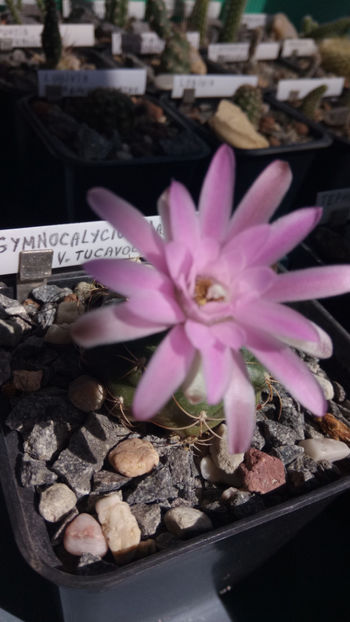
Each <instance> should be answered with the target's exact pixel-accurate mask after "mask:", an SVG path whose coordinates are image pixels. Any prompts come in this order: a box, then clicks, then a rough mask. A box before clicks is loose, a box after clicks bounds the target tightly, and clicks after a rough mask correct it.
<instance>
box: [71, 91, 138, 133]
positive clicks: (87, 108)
mask: <svg viewBox="0 0 350 622" xmlns="http://www.w3.org/2000/svg"><path fill="white" fill-rule="evenodd" d="M69 112H70V113H71V114H72V115H73V116H76V117H79V119H80V120H81V121H83V122H84V123H86V124H87V125H89V126H90V127H92V128H93V129H94V130H97V131H98V132H102V133H104V134H107V135H110V134H111V133H112V132H113V130H118V132H119V133H120V135H121V136H125V135H126V134H128V132H130V130H131V129H132V127H133V125H134V121H135V104H134V103H133V101H132V100H131V98H130V97H129V96H128V95H125V94H124V93H121V92H120V91H117V90H116V89H113V88H102V87H101V88H97V89H94V90H92V91H90V92H89V93H88V95H87V97H86V98H84V100H83V102H82V101H79V98H74V99H73V100H72V101H71V103H70V108H69Z"/></svg>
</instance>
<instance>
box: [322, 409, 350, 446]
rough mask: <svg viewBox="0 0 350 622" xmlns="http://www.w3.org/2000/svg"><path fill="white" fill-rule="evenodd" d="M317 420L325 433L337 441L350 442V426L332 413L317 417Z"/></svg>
mask: <svg viewBox="0 0 350 622" xmlns="http://www.w3.org/2000/svg"><path fill="white" fill-rule="evenodd" d="M317 421H318V423H319V425H320V427H321V430H322V432H323V433H324V434H327V435H328V436H330V437H331V438H334V439H335V440H336V441H345V442H346V443H350V427H349V426H348V425H346V424H345V423H343V422H342V421H339V419H337V418H336V417H334V415H331V413H327V414H326V415H325V416H324V417H320V418H317Z"/></svg>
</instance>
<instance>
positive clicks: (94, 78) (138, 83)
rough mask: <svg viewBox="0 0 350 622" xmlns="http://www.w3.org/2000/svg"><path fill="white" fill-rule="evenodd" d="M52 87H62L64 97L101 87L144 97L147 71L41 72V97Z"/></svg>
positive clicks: (74, 95)
mask: <svg viewBox="0 0 350 622" xmlns="http://www.w3.org/2000/svg"><path fill="white" fill-rule="evenodd" d="M50 86H59V87H61V95H62V97H81V96H83V95H86V93H88V92H89V91H91V89H95V88H97V87H99V86H103V87H109V88H115V89H119V90H120V91H123V93H127V94H128V95H143V94H144V92H145V90H146V69H95V70H94V71H90V70H81V71H55V70H54V69H47V70H39V71H38V87H39V96H40V97H45V95H46V89H47V87H50Z"/></svg>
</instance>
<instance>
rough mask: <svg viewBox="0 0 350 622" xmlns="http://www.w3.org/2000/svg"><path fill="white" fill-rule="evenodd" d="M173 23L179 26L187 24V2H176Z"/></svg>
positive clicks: (172, 17) (183, 0)
mask: <svg viewBox="0 0 350 622" xmlns="http://www.w3.org/2000/svg"><path fill="white" fill-rule="evenodd" d="M171 21H172V22H173V23H174V24H177V25H178V26H181V25H182V24H183V23H184V22H185V0H175V3H174V12H173V14H172V16H171Z"/></svg>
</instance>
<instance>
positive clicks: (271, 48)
mask: <svg viewBox="0 0 350 622" xmlns="http://www.w3.org/2000/svg"><path fill="white" fill-rule="evenodd" d="M279 51H280V44H279V42H278V41H271V42H266V43H259V45H257V46H256V50H255V55H254V59H255V60H275V58H277V57H278V54H279Z"/></svg>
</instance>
